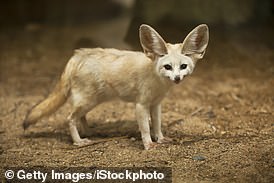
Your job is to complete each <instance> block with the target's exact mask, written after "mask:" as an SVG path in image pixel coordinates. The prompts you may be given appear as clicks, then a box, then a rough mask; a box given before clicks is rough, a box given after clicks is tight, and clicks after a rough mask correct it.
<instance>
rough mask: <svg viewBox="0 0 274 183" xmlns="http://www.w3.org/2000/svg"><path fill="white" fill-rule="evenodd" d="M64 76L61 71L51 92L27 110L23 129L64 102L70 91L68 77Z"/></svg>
mask: <svg viewBox="0 0 274 183" xmlns="http://www.w3.org/2000/svg"><path fill="white" fill-rule="evenodd" d="M66 76H67V74H66V73H63V75H62V77H61V79H60V81H59V82H58V83H57V84H56V86H55V88H54V90H53V91H52V93H51V94H50V95H49V96H48V97H47V98H46V99H45V100H43V101H42V102H40V103H38V104H37V105H36V106H34V107H33V109H31V110H30V111H29V113H28V114H27V115H26V117H25V120H24V121H23V128H24V130H25V129H27V128H28V127H29V126H30V125H32V124H35V123H36V122H37V121H38V120H39V119H41V118H42V117H44V116H47V115H50V114H52V113H53V112H55V111H56V110H57V109H58V108H59V107H60V106H62V105H63V104H64V103H65V102H66V100H67V98H68V95H69V91H70V84H69V79H68V78H66Z"/></svg>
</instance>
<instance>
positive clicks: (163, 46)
mask: <svg viewBox="0 0 274 183" xmlns="http://www.w3.org/2000/svg"><path fill="white" fill-rule="evenodd" d="M208 38H209V35H208V27H207V26H206V25H199V26H198V27H196V28H195V29H194V30H193V31H191V32H190V33H189V35H188V36H187V37H186V38H185V40H184V42H183V43H180V44H169V43H166V42H165V41H164V40H163V38H162V37H161V36H160V35H159V34H158V33H157V32H156V31H155V30H154V29H153V28H151V27H150V26H148V25H141V26H140V42H141V45H142V47H143V49H144V53H142V52H134V51H122V50H117V49H102V48H94V49H79V50H76V51H75V54H74V56H73V57H72V58H71V59H70V60H69V62H68V64H67V66H66V68H65V71H64V72H63V74H62V77H61V79H60V81H59V83H58V84H57V86H56V88H55V89H54V91H53V92H52V93H51V94H50V95H49V97H48V98H47V99H45V100H44V101H42V102H41V103H40V104H38V105H37V106H35V107H34V108H33V109H32V110H31V112H30V113H29V114H28V115H27V116H26V119H25V121H24V123H23V125H24V128H25V129H26V128H27V127H28V126H29V125H31V124H33V123H36V122H37V120H38V119H40V118H41V117H43V116H45V115H49V114H51V113H52V112H54V111H55V110H57V109H58V107H60V106H61V105H62V104H63V103H64V102H65V101H66V99H67V98H68V97H71V99H72V103H73V108H72V112H71V114H70V115H69V117H68V121H69V129H70V133H71V136H72V139H73V142H74V144H75V145H85V144H88V143H90V140H89V139H82V138H81V137H80V135H79V133H78V130H77V127H76V123H77V122H80V124H81V125H82V127H83V129H88V125H87V123H86V119H85V115H86V113H87V112H89V111H90V110H91V109H92V108H94V107H95V106H96V105H98V104H100V103H102V102H105V101H108V100H111V99H114V98H120V99H122V100H124V101H127V102H134V103H136V118H137V122H138V125H139V129H140V131H141V136H142V141H143V144H144V147H145V149H150V148H152V147H153V146H154V145H155V143H153V142H152V139H151V135H150V127H149V121H150V120H151V122H152V127H153V133H154V136H155V139H156V142H158V143H163V142H167V141H168V138H165V137H164V136H163V134H162V131H161V101H162V99H163V98H164V97H165V95H166V93H167V92H168V91H169V89H170V88H171V87H172V86H173V85H174V83H177V84H178V83H179V82H180V81H181V80H182V79H183V78H184V77H185V76H186V75H189V74H191V73H192V71H193V69H194V67H195V64H196V61H197V60H198V59H201V58H202V57H203V55H204V53H205V49H206V47H207V44H208Z"/></svg>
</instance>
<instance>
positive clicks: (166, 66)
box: [164, 64, 172, 70]
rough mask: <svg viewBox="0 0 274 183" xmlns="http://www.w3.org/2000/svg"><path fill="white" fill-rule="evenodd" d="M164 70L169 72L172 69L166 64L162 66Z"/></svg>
mask: <svg viewBox="0 0 274 183" xmlns="http://www.w3.org/2000/svg"><path fill="white" fill-rule="evenodd" d="M164 68H165V69H166V70H171V69H172V67H171V65H168V64H166V65H164Z"/></svg>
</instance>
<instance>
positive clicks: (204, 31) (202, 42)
mask: <svg viewBox="0 0 274 183" xmlns="http://www.w3.org/2000/svg"><path fill="white" fill-rule="evenodd" d="M208 40H209V32H208V27H207V25H206V24H201V25H199V26H197V27H196V28H195V29H193V30H192V31H191V32H190V33H189V34H188V35H187V36H186V38H185V40H184V42H183V48H182V53H183V54H186V55H190V56H193V57H194V58H195V59H201V58H203V56H204V54H205V51H206V47H207V44H208Z"/></svg>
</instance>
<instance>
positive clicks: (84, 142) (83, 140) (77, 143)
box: [73, 138, 92, 147]
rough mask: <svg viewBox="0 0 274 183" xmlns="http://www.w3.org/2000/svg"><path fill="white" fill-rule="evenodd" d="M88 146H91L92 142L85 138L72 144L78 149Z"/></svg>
mask: <svg viewBox="0 0 274 183" xmlns="http://www.w3.org/2000/svg"><path fill="white" fill-rule="evenodd" d="M90 144H92V141H91V140H89V139H87V138H84V139H81V140H79V141H77V142H74V143H73V145H75V146H78V147H82V146H87V145H90Z"/></svg>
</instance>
